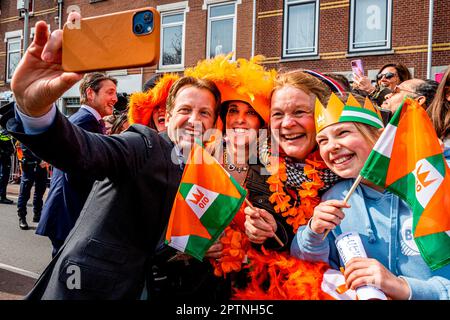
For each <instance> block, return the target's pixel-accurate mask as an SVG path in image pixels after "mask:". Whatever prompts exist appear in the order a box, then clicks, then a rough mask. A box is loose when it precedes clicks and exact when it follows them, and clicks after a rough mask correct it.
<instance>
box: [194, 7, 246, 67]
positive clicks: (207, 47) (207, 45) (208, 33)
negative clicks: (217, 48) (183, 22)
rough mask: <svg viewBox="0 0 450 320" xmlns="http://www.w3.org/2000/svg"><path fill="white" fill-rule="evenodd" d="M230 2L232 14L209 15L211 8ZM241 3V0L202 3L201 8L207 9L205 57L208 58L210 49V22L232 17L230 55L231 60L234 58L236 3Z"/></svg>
mask: <svg viewBox="0 0 450 320" xmlns="http://www.w3.org/2000/svg"><path fill="white" fill-rule="evenodd" d="M230 4H234V14H232V15H231V14H229V15H224V16H220V17H214V18H211V17H210V13H211V8H214V7H220V6H225V5H230ZM238 4H241V1H240V0H239V1H220V0H205V2H204V4H203V8H205V7H207V9H208V15H207V19H208V27H207V30H206V58H207V59H210V58H211V56H210V54H209V53H210V49H211V41H210V36H211V22H213V21H220V20H226V19H230V18H232V19H233V40H232V50H231V52H233V56H232V57H231V60H233V61H234V60H235V59H236V29H237V5H238Z"/></svg>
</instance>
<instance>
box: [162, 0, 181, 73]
mask: <svg viewBox="0 0 450 320" xmlns="http://www.w3.org/2000/svg"><path fill="white" fill-rule="evenodd" d="M156 10H158V11H159V12H160V14H161V31H160V35H161V39H160V53H159V56H160V59H159V65H158V68H159V70H161V71H164V72H166V71H182V70H184V61H185V60H184V56H185V52H186V45H185V43H186V13H188V12H189V1H180V2H175V3H169V4H165V5H160V6H157V7H156ZM176 14H183V21H182V22H174V23H170V24H167V25H163V17H166V16H171V15H176ZM179 25H181V26H182V35H181V38H182V39H181V63H180V64H171V65H163V50H164V32H163V31H164V27H173V26H179ZM159 70H158V71H159Z"/></svg>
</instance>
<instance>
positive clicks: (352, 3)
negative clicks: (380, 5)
mask: <svg viewBox="0 0 450 320" xmlns="http://www.w3.org/2000/svg"><path fill="white" fill-rule="evenodd" d="M386 1H387V16H386V45H384V46H377V47H365V48H355V47H354V41H355V39H354V34H355V32H356V30H355V5H356V0H350V29H349V42H348V43H349V48H348V51H349V53H358V52H370V51H386V50H390V49H391V48H392V0H386Z"/></svg>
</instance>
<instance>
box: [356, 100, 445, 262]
mask: <svg viewBox="0 0 450 320" xmlns="http://www.w3.org/2000/svg"><path fill="white" fill-rule="evenodd" d="M360 174H361V176H363V178H365V179H367V180H369V181H372V182H373V183H375V184H376V185H378V186H381V187H383V188H385V189H387V190H389V191H391V192H392V193H394V194H397V195H398V196H399V197H400V198H402V199H404V200H405V201H406V202H407V203H408V204H409V206H410V207H411V209H412V212H413V236H414V240H415V242H416V244H417V246H418V248H419V251H420V254H421V256H422V258H423V259H424V260H425V262H426V263H427V265H428V266H429V267H430V268H431V269H432V270H436V269H438V268H440V267H443V266H445V265H447V264H448V263H450V169H449V167H448V165H447V163H446V161H445V158H444V155H443V151H442V148H441V146H440V144H439V141H438V138H437V135H436V133H435V130H434V128H433V125H432V123H431V121H430V119H429V117H428V115H427V113H426V111H425V110H424V109H423V107H422V106H420V105H419V104H418V103H417V102H416V101H415V100H413V99H411V98H406V99H405V100H403V103H402V104H401V106H400V107H399V108H398V110H397V111H396V113H395V114H394V116H393V118H392V119H391V121H390V123H389V124H388V125H387V126H386V128H385V129H384V131H383V133H382V135H381V136H380V138H379V140H378V141H377V143H376V144H375V146H374V148H373V150H372V152H371V154H370V155H369V158H368V159H367V161H366V164H365V165H364V167H363V169H362V171H361V173H360Z"/></svg>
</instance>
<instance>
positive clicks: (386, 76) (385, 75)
mask: <svg viewBox="0 0 450 320" xmlns="http://www.w3.org/2000/svg"><path fill="white" fill-rule="evenodd" d="M396 75H397V74H396V73H393V72H386V73H379V74H377V80H381V79H383V77H385V78H386V79H388V80H389V79H392V78H393V77H395V76H396Z"/></svg>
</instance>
